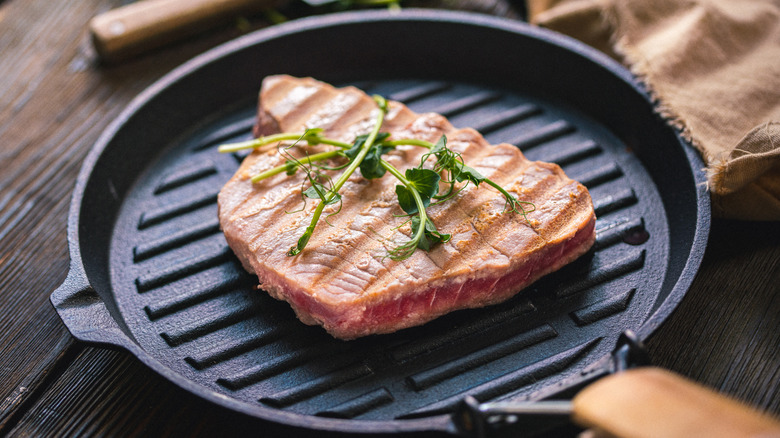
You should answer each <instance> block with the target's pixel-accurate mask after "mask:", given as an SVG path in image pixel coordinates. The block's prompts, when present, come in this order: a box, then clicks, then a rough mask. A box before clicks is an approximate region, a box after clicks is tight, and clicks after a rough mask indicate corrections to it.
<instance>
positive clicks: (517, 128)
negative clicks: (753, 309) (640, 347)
mask: <svg viewBox="0 0 780 438" xmlns="http://www.w3.org/2000/svg"><path fill="white" fill-rule="evenodd" d="M275 73H288V74H292V75H296V76H313V77H316V78H318V79H322V80H325V81H329V82H331V83H334V84H336V85H345V84H354V85H357V86H359V87H361V88H363V89H364V90H366V91H368V92H369V93H379V94H382V95H384V96H386V97H388V98H391V99H396V100H399V101H402V102H405V103H407V104H408V105H409V106H410V107H411V108H412V109H413V110H415V111H418V112H423V111H437V112H440V113H443V114H444V115H446V116H447V117H449V118H450V120H451V121H452V122H453V123H454V124H455V125H456V126H461V127H466V126H470V127H474V128H477V129H479V130H480V131H481V132H483V133H484V134H485V136H486V137H487V139H488V140H489V141H490V142H492V143H498V142H502V141H503V142H508V143H512V144H515V145H517V146H518V147H519V148H520V149H522V150H523V151H524V153H525V154H526V155H527V156H528V157H529V158H530V159H541V160H546V161H554V162H557V163H559V164H561V165H562V166H563V167H564V170H566V172H567V173H568V174H569V175H570V176H572V177H573V178H575V179H578V180H580V181H582V182H583V183H584V184H585V185H586V186H587V187H588V188H589V189H590V191H591V194H592V197H593V199H594V202H595V206H596V213H597V216H598V221H597V230H598V240H597V243H596V246H595V248H594V249H593V250H592V251H591V252H590V253H589V254H587V255H586V256H584V257H582V258H581V259H579V260H578V261H576V262H575V263H573V264H572V265H570V266H568V267H566V268H564V269H563V270H561V271H559V272H557V273H555V274H552V275H550V276H548V277H546V278H544V279H542V280H540V281H539V282H537V283H536V284H535V285H533V286H532V287H530V288H529V289H528V290H527V291H525V292H524V293H522V294H520V295H519V296H517V297H516V298H514V299H512V300H510V301H509V302H507V303H504V304H501V305H498V306H493V307H490V308H485V309H479V310H472V311H461V312H456V313H454V314H451V315H449V316H446V317H443V318H441V319H439V320H437V321H434V322H432V323H429V324H427V325H425V326H422V327H418V328H413V329H408V330H404V331H401V332H399V333H395V334H391V335H382V336H372V337H369V338H365V339H360V340H356V341H352V342H343V341H337V340H334V339H332V338H330V337H329V336H328V335H326V334H325V333H324V332H323V331H322V330H321V329H320V328H317V327H309V326H305V325H303V324H301V323H300V322H298V321H297V320H296V319H295V317H294V315H293V313H292V311H291V310H290V309H289V307H288V306H287V305H286V304H285V303H281V302H277V301H274V300H273V299H270V298H269V297H268V296H267V295H266V294H265V293H262V292H258V291H257V290H255V289H254V284H255V281H254V279H253V278H252V277H251V276H250V275H248V274H247V273H245V272H244V271H243V270H242V269H241V267H240V265H239V263H238V262H237V260H236V259H235V257H234V256H233V254H232V253H231V251H230V249H229V248H228V247H227V245H226V243H225V240H224V237H223V236H222V234H221V233H220V231H219V226H218V223H217V219H216V208H217V207H216V196H217V192H218V190H219V189H220V187H221V186H222V184H223V183H224V182H225V181H226V180H227V179H228V178H229V177H230V176H231V175H232V174H233V172H234V171H235V170H236V169H237V167H238V165H239V162H240V160H241V159H242V158H243V157H242V156H241V155H230V154H228V155H224V154H218V153H217V152H216V146H217V145H218V144H220V143H224V142H231V141H238V140H244V139H247V138H249V137H250V132H251V126H252V123H253V116H254V113H255V105H256V96H257V92H258V90H259V86H260V82H261V80H262V78H263V77H264V76H266V75H269V74H275ZM702 168H703V165H702V163H701V161H700V160H699V159H698V158H697V155H696V153H695V152H694V151H693V150H692V148H690V146H688V145H687V144H685V143H684V142H682V141H681V140H680V138H679V137H678V136H677V134H676V132H675V131H674V130H673V129H671V128H670V127H669V126H668V125H666V124H665V123H664V122H663V121H662V120H660V119H659V118H658V117H657V116H656V115H655V113H654V111H653V107H652V103H651V102H650V100H649V99H648V98H647V96H646V93H645V92H644V90H643V89H642V88H641V87H640V86H639V85H638V84H637V83H636V82H635V81H634V79H633V78H632V77H631V75H630V74H629V73H627V72H626V71H625V70H623V69H622V68H620V67H619V66H618V65H617V64H615V63H614V62H612V61H611V60H609V59H607V58H606V57H604V56H603V55H601V54H599V53H597V52H595V51H593V50H591V49H589V48H587V47H585V46H583V45H581V44H579V43H577V42H574V41H572V40H570V39H567V38H564V37H561V36H559V35H557V34H554V33H551V32H547V31H543V30H539V29H535V28H532V27H530V26H528V25H525V24H523V23H519V22H510V21H507V20H503V19H497V18H493V17H488V16H482V15H473V14H467V13H454V12H442V11H436V12H434V11H418V10H406V11H403V12H401V13H388V12H384V11H381V12H378V11H369V12H353V13H342V14H336V15H327V16H319V17H315V18H310V19H305V20H300V21H295V22H291V23H288V24H285V25H280V26H275V27H273V28H271V29H267V30H263V31H261V32H258V33H254V34H251V35H248V36H245V37H243V38H240V39H238V40H236V41H233V42H231V43H228V44H226V45H224V46H221V47H219V48H217V49H215V50H212V51H210V52H208V53H206V54H204V55H201V56H199V57H197V58H195V59H194V60H192V61H190V62H188V63H186V64H185V65H183V66H181V67H180V68H178V69H176V70H174V71H173V72H171V73H170V74H168V75H167V76H165V77H164V78H163V79H161V80H160V81H159V82H157V83H156V84H154V85H153V86H152V87H150V88H149V89H148V90H146V91H145V92H143V93H142V94H141V95H140V96H138V97H137V98H136V99H135V100H134V101H133V102H132V103H131V104H130V105H129V107H128V108H127V109H126V110H125V111H124V112H123V113H122V115H121V116H120V117H119V118H118V119H117V120H116V121H114V122H113V123H112V124H111V125H110V127H109V128H108V129H107V130H106V131H105V133H104V134H103V135H102V136H101V137H100V139H99V140H98V142H97V144H96V145H95V146H94V148H93V150H92V151H91V153H90V154H89V156H88V157H87V159H86V162H85V163H84V167H83V169H82V171H81V173H80V175H79V178H78V181H77V184H76V188H75V192H74V195H73V201H72V206H71V210H70V217H69V229H68V239H69V245H70V251H71V268H70V273H69V276H68V278H67V280H66V281H65V282H64V284H63V285H62V286H61V287H60V288H59V289H57V290H56V291H55V292H54V293H53V294H52V302H53V304H54V306H55V307H56V309H57V311H58V313H59V314H60V316H61V317H62V319H63V321H64V322H65V323H66V325H67V326H68V328H69V330H70V331H71V332H72V333H73V335H74V336H75V337H77V338H78V339H80V340H83V341H86V342H91V343H99V344H104V345H110V346H117V347H121V348H124V349H127V350H129V351H130V352H132V353H133V354H134V355H135V356H137V357H138V359H139V360H140V361H142V362H143V363H145V364H147V365H148V366H149V367H151V368H152V369H154V370H155V371H156V372H158V373H160V374H162V375H164V376H165V377H167V378H168V379H170V380H171V381H173V382H174V383H176V384H178V385H179V386H181V387H183V388H185V389H187V390H188V391H190V392H192V393H194V394H197V395H198V396H200V397H203V398H205V399H208V400H210V401H212V402H214V403H217V404H219V405H223V406H226V407H228V408H231V409H234V410H236V411H239V412H243V413H245V414H247V415H250V416H254V417H257V418H260V419H264V420H267V421H270V422H273V423H275V424H277V425H283V426H289V427H290V428H291V430H293V429H294V430H298V431H300V430H309V431H316V432H323V431H337V432H366V431H369V432H376V433H380V432H393V433H398V432H414V431H422V430H434V431H445V432H447V431H449V432H452V431H453V430H454V429H453V426H452V420H451V413H452V412H453V409H455V407H456V406H457V405H458V403H459V402H460V401H461V400H462V399H463V398H464V397H465V396H467V395H470V396H473V397H474V398H475V399H477V400H478V401H480V402H485V401H495V400H529V399H530V400H534V399H538V398H540V397H547V396H549V395H550V394H552V393H556V392H561V391H562V388H564V387H567V385H570V384H571V382H577V381H578V379H581V378H582V376H583V375H587V374H588V372H589V370H590V371H592V370H593V369H595V368H598V367H599V364H601V363H603V361H604V358H607V357H609V356H610V353H611V351H612V349H613V347H614V346H615V343H616V341H617V339H618V337H619V336H620V334H621V333H622V332H624V331H625V330H633V331H634V332H636V333H637V334H638V336H639V338H640V339H647V337H648V336H650V334H651V333H652V332H653V331H654V330H655V329H656V328H657V327H658V325H659V324H661V323H662V322H663V321H664V319H666V318H667V317H668V316H669V314H670V313H671V312H672V310H673V309H674V308H675V307H676V305H677V304H678V302H679V301H680V300H681V299H682V297H683V296H684V294H685V292H686V290H687V289H688V287H689V285H690V284H691V281H692V280H693V277H694V275H695V273H696V270H697V269H698V266H699V263H700V260H701V257H702V255H703V253H704V246H705V243H706V238H707V234H708V232H709V214H710V212H709V203H708V202H709V201H708V197H707V194H706V191H705V188H704V184H703V182H704V176H703V173H702V171H701V169H702ZM445 231H446V230H445Z"/></svg>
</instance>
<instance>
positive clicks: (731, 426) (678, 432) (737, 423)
mask: <svg viewBox="0 0 780 438" xmlns="http://www.w3.org/2000/svg"><path fill="white" fill-rule="evenodd" d="M572 409H573V413H572V418H573V420H574V421H575V422H576V423H577V424H579V425H581V426H583V427H588V428H591V432H592V435H594V436H616V437H626V438H627V437H637V438H643V437H670V438H675V437H686V438H688V437H713V438H718V437H761V438H769V437H775V438H778V437H780V422H779V421H778V420H777V419H775V418H772V417H770V416H768V415H765V414H762V413H760V412H758V411H755V410H753V409H751V408H749V407H747V406H745V405H743V404H742V403H739V402H737V401H735V400H733V399H730V398H727V397H725V396H723V395H720V394H718V393H716V392H715V391H713V390H710V389H708V388H705V387H704V386H701V385H699V384H697V383H694V382H691V381H689V380H686V379H684V378H682V377H680V376H678V375H676V374H673V373H671V372H668V371H665V370H662V369H659V368H652V367H647V368H635V369H631V370H628V371H624V372H620V373H617V374H614V375H612V376H609V377H605V378H603V379H601V380H599V381H596V382H595V383H593V384H591V385H589V386H587V387H586V388H585V389H583V390H582V391H580V392H579V393H578V394H577V396H576V397H575V398H574V400H573V401H572Z"/></svg>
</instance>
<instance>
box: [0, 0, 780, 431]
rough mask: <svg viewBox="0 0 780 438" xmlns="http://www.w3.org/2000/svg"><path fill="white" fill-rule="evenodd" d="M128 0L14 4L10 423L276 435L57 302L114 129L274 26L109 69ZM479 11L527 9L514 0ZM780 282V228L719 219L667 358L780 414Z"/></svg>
mask: <svg viewBox="0 0 780 438" xmlns="http://www.w3.org/2000/svg"><path fill="white" fill-rule="evenodd" d="M120 3H121V2H120V1H118V0H115V1H110V0H81V1H66V0H26V1H22V0H5V1H0V162H1V163H2V165H1V166H0V168H2V174H1V175H0V190H1V192H0V309H2V310H1V311H0V328H2V329H1V330H0V434H2V435H11V436H52V435H78V436H91V435H110V436H113V435H134V436H148V435H171V434H173V435H188V436H215V435H220V436H225V435H228V434H236V433H240V432H249V433H252V432H268V431H269V428H268V426H267V425H261V424H258V423H257V422H256V421H254V420H251V419H247V418H245V417H242V416H240V415H238V414H235V413H232V412H228V411H226V410H224V409H221V408H219V407H215V406H213V405H211V404H209V403H207V402H205V401H202V400H200V399H198V398H196V397H194V396H193V395H191V394H189V393H187V392H185V391H183V390H181V389H179V388H178V387H176V386H174V385H173V384H171V383H169V382H168V381H167V380H165V379H164V378H162V377H160V376H159V375H157V374H155V373H153V372H152V371H150V370H149V369H147V368H146V367H145V366H144V365H142V364H141V363H140V362H138V361H137V360H136V359H135V358H134V357H132V356H131V355H129V354H128V353H126V352H124V351H111V350H107V349H102V348H96V347H92V346H86V345H83V344H81V343H79V342H76V341H74V339H73V338H72V337H71V335H70V334H69V333H68V332H67V330H66V329H65V327H64V325H63V324H62V322H61V321H60V319H59V317H58V316H57V315H56V313H55V312H54V310H53V308H52V306H51V304H50V303H49V295H50V293H51V292H52V291H53V290H54V289H55V288H56V287H57V286H58V285H59V284H60V283H61V282H62V281H63V279H64V278H65V275H66V273H67V271H68V248H67V242H66V220H67V215H68V206H69V202H70V194H71V191H72V189H73V185H74V182H75V179H76V175H77V173H78V170H79V167H80V165H81V162H82V160H83V159H84V157H85V155H86V154H87V152H88V150H89V149H90V147H91V146H92V144H93V143H94V142H95V140H96V139H97V137H98V136H99V134H100V132H101V131H102V130H103V129H104V128H105V127H106V126H107V125H108V124H109V122H110V121H111V120H112V119H113V118H114V117H115V116H117V114H119V112H120V111H121V110H122V109H123V108H124V107H125V105H126V104H127V103H128V102H129V101H130V100H131V99H132V98H133V97H134V96H135V95H136V94H138V93H139V92H140V91H141V90H143V89H144V88H145V87H147V86H148V85H150V84H151V83H152V82H154V81H155V80H156V79H158V78H159V77H161V76H162V75H163V74H165V73H166V72H168V71H169V70H171V69H172V68H174V67H175V66H177V65H178V64H180V63H182V62H184V61H185V60H187V59H189V58H191V57H193V56H195V55H197V54H198V53H200V52H202V51H204V50H206V49H208V48H211V47H213V46H215V45H217V44H218V43H221V42H223V41H226V40H229V39H231V38H234V37H236V36H238V35H240V34H241V32H244V31H246V30H247V29H249V30H252V29H256V28H259V27H263V26H266V25H268V23H267V22H266V21H265V20H264V19H263V18H253V19H251V20H249V21H248V22H247V24H248V28H247V27H243V26H236V25H229V26H225V27H222V28H219V29H217V30H215V31H213V32H210V33H207V34H205V35H202V36H199V37H195V38H192V39H190V40H189V41H187V42H186V43H183V44H179V45H177V46H174V47H169V48H166V49H163V50H159V51H156V52H154V53H151V54H148V55H146V56H144V57H141V58H137V59H134V60H132V61H129V62H126V63H124V64H121V65H116V66H104V65H100V64H98V63H97V62H96V60H95V55H94V52H93V50H92V48H91V45H90V42H89V39H88V36H87V32H86V23H87V21H88V20H89V18H90V17H91V16H93V15H95V14H97V13H99V12H102V11H106V10H108V9H110V8H112V7H116V6H118V5H119V4H120ZM420 3H425V2H420ZM428 3H429V5H430V2H428ZM440 3H442V5H444V4H445V3H446V5H448V6H449V7H452V5H453V4H455V3H460V4H472V5H474V4H479V3H480V2H468V1H467V2H454V3H453V2H440ZM481 7H482V8H483V10H484V11H487V12H490V13H494V14H499V15H508V16H514V17H516V15H515V14H514V13H513V12H512V11H511V9H509V8H508V6H507V4H505V3H504V2H483V3H482V6H481ZM779 291H780V228H779V227H778V224H777V223H741V222H730V221H724V220H715V221H714V223H713V228H712V233H711V237H710V241H709V246H708V248H707V251H706V254H705V257H704V263H703V266H702V267H701V271H700V274H699V276H698V277H697V279H696V280H695V282H694V284H693V286H692V288H691V290H690V292H689V293H688V294H687V296H686V297H685V299H684V300H683V302H682V304H681V305H680V307H679V308H678V310H677V311H676V312H675V313H674V314H673V315H672V316H671V318H670V319H669V320H668V321H667V322H666V323H665V324H664V325H663V327H662V328H661V329H660V330H659V332H657V334H656V335H655V336H654V337H653V338H652V339H651V340H650V342H649V349H650V353H651V356H652V358H653V360H654V362H655V363H656V364H657V365H659V366H661V367H665V368H668V369H671V370H673V371H676V372H678V373H681V374H683V375H685V376H688V377H690V378H692V379H694V380H696V381H699V382H702V383H704V384H705V385H708V386H710V387H712V388H715V389H716V390H719V391H722V392H723V393H726V394H729V395H731V396H734V397H736V398H739V399H742V400H744V401H746V402H748V403H750V404H752V405H754V406H756V407H757V408H759V409H761V410H766V411H768V412H770V413H772V414H774V415H780V294H779V293H778V292H779Z"/></svg>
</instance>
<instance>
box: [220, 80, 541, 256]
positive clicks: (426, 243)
mask: <svg viewBox="0 0 780 438" xmlns="http://www.w3.org/2000/svg"><path fill="white" fill-rule="evenodd" d="M373 98H374V101H375V102H376V104H377V107H378V109H379V111H378V112H377V116H376V119H375V123H374V127H373V129H372V130H371V131H370V132H369V133H368V134H365V135H360V136H358V137H356V138H355V141H354V142H353V143H346V142H342V141H338V140H334V139H330V138H326V137H324V136H323V130H322V129H308V130H306V131H304V132H298V133H281V134H274V135H269V136H264V137H259V138H257V139H254V140H250V141H245V142H240V143H232V144H226V145H222V146H220V147H219V149H218V150H219V151H220V152H236V151H240V150H244V149H257V148H260V147H263V146H266V145H270V144H282V143H284V142H292V144H290V145H289V146H286V147H281V148H280V153H282V154H283V155H284V157H285V158H286V161H285V163H284V164H282V165H280V166H277V167H274V168H272V169H269V170H266V171H264V172H261V173H259V174H257V175H254V176H253V177H252V178H251V181H252V182H253V183H256V182H259V181H262V180H264V179H266V178H270V177H272V176H274V175H278V174H281V173H285V174H287V175H293V174H295V173H296V172H298V171H299V170H301V171H303V172H304V173H305V175H306V177H305V178H304V181H303V184H304V186H303V187H302V190H301V196H302V197H303V200H304V203H305V201H306V199H307V198H308V199H318V200H319V203H318V204H317V207H316V208H315V210H314V213H313V214H312V217H311V220H310V222H309V225H308V226H307V227H306V230H305V231H304V232H303V235H301V236H300V238H299V239H298V242H297V244H296V245H295V246H293V247H292V248H290V250H289V251H288V252H287V255H289V256H296V255H298V254H300V253H301V251H303V249H304V248H305V247H306V245H307V243H308V242H309V239H310V238H311V236H312V234H313V233H314V230H315V228H316V226H317V223H318V222H319V221H320V219H321V217H322V213H323V211H324V209H325V207H326V206H328V205H334V204H339V207H338V208H337V209H336V211H335V212H333V213H330V214H329V216H330V215H335V214H338V213H339V212H340V211H341V207H340V205H341V202H342V199H341V195H340V194H339V190H341V188H342V186H343V185H344V184H345V183H346V182H347V180H348V179H349V178H350V177H351V176H352V174H353V173H354V172H355V171H356V170H359V171H360V174H361V175H362V176H363V178H366V179H369V180H370V179H377V178H382V177H384V176H385V175H386V174H387V173H389V174H391V175H392V176H393V177H395V178H396V179H397V180H398V181H399V183H400V184H398V185H396V186H395V193H396V197H397V198H398V204H399V206H400V207H401V209H402V210H403V211H404V213H405V215H404V216H406V217H408V221H406V222H404V224H405V223H409V224H410V226H411V230H412V232H411V237H410V238H409V240H407V241H406V242H404V243H401V244H398V245H396V246H394V247H392V248H389V249H388V254H387V255H388V257H389V258H390V259H392V260H404V259H407V258H409V257H411V255H412V254H414V252H415V251H416V250H417V249H422V250H424V251H429V250H430V249H431V248H433V247H434V246H435V245H437V244H439V243H443V242H447V241H449V240H450V239H451V237H452V236H451V235H450V234H444V233H441V232H439V231H438V230H437V228H436V225H435V224H434V223H433V221H432V220H431V218H430V216H428V212H427V211H426V209H427V208H428V207H429V206H430V205H432V204H438V203H443V202H446V201H447V200H449V199H451V198H453V197H454V196H455V195H457V194H458V193H459V192H460V191H461V190H463V189H464V188H465V187H466V186H467V185H468V184H473V185H474V186H479V185H480V184H482V183H485V184H487V185H489V186H491V187H493V188H494V189H496V190H497V191H498V192H499V193H501V195H502V196H503V197H504V198H505V200H506V208H505V211H511V212H514V213H517V214H520V215H522V216H523V217H524V218H525V219H526V221H527V220H528V217H527V215H528V213H530V212H532V211H534V210H535V206H534V204H533V203H530V202H526V201H520V200H518V199H517V198H516V197H515V196H514V195H512V194H511V193H509V192H508V191H506V190H505V189H504V188H502V187H501V186H500V185H498V184H497V183H495V182H494V181H492V180H490V179H489V178H487V177H485V176H483V175H482V174H480V173H479V172H478V171H477V170H476V169H474V168H472V167H469V166H467V165H466V164H465V163H464V162H463V157H461V155H460V154H459V153H457V152H455V151H453V150H452V149H450V148H448V147H447V138H446V137H445V136H442V137H441V138H440V139H439V141H438V142H436V143H431V142H428V141H424V140H420V139H397V140H391V139H390V134H389V133H386V132H380V129H381V126H382V123H383V121H384V117H385V115H386V114H387V101H386V100H385V99H384V98H383V97H381V96H373ZM307 144H308V145H310V146H314V145H329V146H334V147H336V149H334V150H330V151H325V152H319V153H316V154H312V155H308V154H307V155H305V156H304V157H300V158H296V157H294V156H293V155H292V154H291V153H290V152H289V151H290V149H291V148H292V147H294V146H296V145H297V146H305V145H307ZM401 145H412V146H419V147H423V148H426V149H428V152H426V153H425V154H423V155H422V157H421V160H420V163H419V165H418V166H417V167H412V168H409V169H406V170H405V171H404V172H403V173H402V172H401V171H400V170H399V169H397V168H396V167H395V166H393V165H392V164H390V163H389V162H387V161H386V160H384V159H383V158H382V156H383V155H384V154H386V153H388V152H390V151H392V150H393V149H395V148H396V147H397V146H401ZM334 158H335V159H338V158H341V159H346V162H345V163H344V164H342V165H338V166H335V167H334V166H330V167H329V166H326V165H324V164H322V163H323V162H325V161H327V160H332V159H334ZM429 159H433V160H435V162H434V163H433V165H432V166H427V167H426V166H425V165H426V163H427V161H428V160H429ZM342 169H343V172H342V173H341V174H340V175H339V177H338V178H337V179H336V180H335V181H333V180H332V178H331V177H330V176H329V175H328V173H326V172H325V171H326V170H327V171H334V170H342ZM458 183H465V184H462V185H461V186H460V187H459V188H458V187H457V185H458ZM442 186H443V187H444V189H443V190H442V189H440V187H442ZM304 208H305V207H304ZM326 220H327V219H326Z"/></svg>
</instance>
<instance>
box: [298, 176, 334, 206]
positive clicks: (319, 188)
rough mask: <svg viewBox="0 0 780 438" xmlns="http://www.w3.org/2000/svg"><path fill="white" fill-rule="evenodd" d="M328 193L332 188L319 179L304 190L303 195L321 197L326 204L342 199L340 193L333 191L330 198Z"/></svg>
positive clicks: (312, 197) (314, 197) (313, 197)
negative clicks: (329, 188) (328, 187)
mask: <svg viewBox="0 0 780 438" xmlns="http://www.w3.org/2000/svg"><path fill="white" fill-rule="evenodd" d="M328 193H330V190H328V189H327V188H326V187H325V186H324V185H322V184H321V183H319V182H317V181H313V182H312V185H311V186H310V187H309V188H308V189H306V190H304V191H303V195H304V196H306V197H307V198H311V199H319V200H321V201H323V202H325V205H330V204H335V203H337V202H339V201H340V200H341V195H340V194H338V193H333V195H332V196H333V197H332V198H330V200H329V199H328V196H327V195H328Z"/></svg>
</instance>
